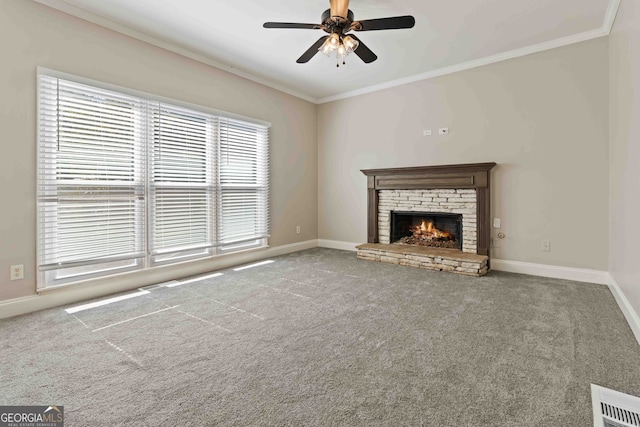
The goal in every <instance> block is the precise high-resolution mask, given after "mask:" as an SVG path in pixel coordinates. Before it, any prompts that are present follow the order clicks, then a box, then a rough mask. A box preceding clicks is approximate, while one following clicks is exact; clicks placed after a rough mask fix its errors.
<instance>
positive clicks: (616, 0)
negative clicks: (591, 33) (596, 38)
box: [602, 0, 620, 34]
mask: <svg viewBox="0 0 640 427" xmlns="http://www.w3.org/2000/svg"><path fill="white" fill-rule="evenodd" d="M619 9H620V0H609V6H608V7H607V13H606V14H605V15H604V23H603V24H602V29H603V30H604V31H605V32H606V33H607V34H609V33H611V29H612V28H613V23H614V22H615V20H616V15H617V14H618V10H619Z"/></svg>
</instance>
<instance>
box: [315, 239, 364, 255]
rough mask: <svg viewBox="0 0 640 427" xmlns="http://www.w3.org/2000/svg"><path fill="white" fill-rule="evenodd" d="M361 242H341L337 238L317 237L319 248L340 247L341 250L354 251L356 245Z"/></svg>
mask: <svg viewBox="0 0 640 427" xmlns="http://www.w3.org/2000/svg"><path fill="white" fill-rule="evenodd" d="M361 244H362V243H351V242H341V241H339V240H326V239H318V246H319V247H321V248H330V249H340V250H343V251H352V252H356V251H357V249H356V246H358V245H361Z"/></svg>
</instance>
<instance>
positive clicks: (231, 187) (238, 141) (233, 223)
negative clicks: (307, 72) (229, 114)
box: [219, 118, 269, 250]
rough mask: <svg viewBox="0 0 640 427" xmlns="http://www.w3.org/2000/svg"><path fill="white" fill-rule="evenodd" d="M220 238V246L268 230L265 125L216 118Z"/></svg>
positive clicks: (252, 238) (254, 237) (250, 239)
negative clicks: (218, 120)
mask: <svg viewBox="0 0 640 427" xmlns="http://www.w3.org/2000/svg"><path fill="white" fill-rule="evenodd" d="M219 127H220V195H221V197H220V242H221V244H222V245H223V250H226V249H233V248H236V247H238V246H242V245H247V244H253V243H255V241H257V240H259V239H265V238H266V237H267V236H268V233H269V210H268V199H269V179H268V175H267V171H268V162H269V155H268V154H269V153H268V151H267V143H266V142H267V140H268V137H269V136H268V133H267V129H257V128H256V127H255V126H248V125H247V124H246V123H243V122H240V121H237V120H232V119H226V118H221V119H220V126H219Z"/></svg>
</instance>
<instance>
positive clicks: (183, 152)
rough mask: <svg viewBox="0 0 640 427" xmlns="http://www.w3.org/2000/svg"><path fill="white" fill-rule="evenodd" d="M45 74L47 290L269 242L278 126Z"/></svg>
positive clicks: (42, 155)
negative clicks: (271, 147) (273, 134)
mask: <svg viewBox="0 0 640 427" xmlns="http://www.w3.org/2000/svg"><path fill="white" fill-rule="evenodd" d="M127 92H129V93H122V91H114V90H107V89H105V88H100V87H94V86H89V85H87V84H84V83H79V82H77V81H72V80H71V79H69V78H66V76H65V78H64V79H63V78H58V76H56V74H55V73H53V72H51V73H43V74H40V75H39V91H38V93H39V126H38V127H39V129H38V192H37V193H38V200H37V204H38V270H39V275H38V287H39V288H43V287H47V286H55V285H61V284H66V283H69V282H75V281H79V280H84V279H88V278H92V277H100V276H105V275H109V274H114V273H121V272H125V271H130V270H138V269H144V268H149V267H152V266H154V265H160V264H168V263H172V262H178V261H184V260H189V259H196V258H202V257H209V256H214V255H216V254H221V253H227V252H232V251H237V250H242V249H248V248H254V247H261V246H265V245H266V244H267V238H268V232H269V209H268V199H269V182H268V173H269V170H268V169H269V165H268V157H269V153H268V140H269V125H268V124H265V123H261V122H257V121H251V120H247V119H239V118H236V117H231V116H230V115H225V114H220V113H218V112H215V113H213V112H212V111H211V110H206V109H199V108H197V107H190V108H185V107H184V106H182V105H178V104H179V103H178V102H177V101H175V102H166V100H160V99H156V98H155V97H150V96H148V95H145V96H139V95H138V94H135V93H133V92H130V91H127Z"/></svg>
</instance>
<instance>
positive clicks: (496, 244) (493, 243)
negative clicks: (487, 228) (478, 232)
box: [491, 237, 500, 248]
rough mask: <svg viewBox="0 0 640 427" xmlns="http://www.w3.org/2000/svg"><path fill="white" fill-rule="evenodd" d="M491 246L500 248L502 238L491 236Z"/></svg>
mask: <svg viewBox="0 0 640 427" xmlns="http://www.w3.org/2000/svg"><path fill="white" fill-rule="evenodd" d="M491 247H493V248H499V247H500V239H496V238H495V237H492V238H491Z"/></svg>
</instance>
